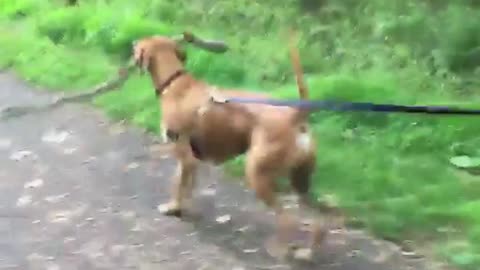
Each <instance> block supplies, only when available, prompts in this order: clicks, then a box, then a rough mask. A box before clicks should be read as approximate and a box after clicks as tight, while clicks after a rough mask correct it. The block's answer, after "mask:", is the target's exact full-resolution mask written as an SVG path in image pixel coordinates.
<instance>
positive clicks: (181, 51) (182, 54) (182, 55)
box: [175, 46, 187, 63]
mask: <svg viewBox="0 0 480 270" xmlns="http://www.w3.org/2000/svg"><path fill="white" fill-rule="evenodd" d="M175 54H176V55H177V58H178V59H179V60H180V61H182V63H185V61H187V51H186V50H185V48H182V47H181V46H177V47H176V48H175Z"/></svg>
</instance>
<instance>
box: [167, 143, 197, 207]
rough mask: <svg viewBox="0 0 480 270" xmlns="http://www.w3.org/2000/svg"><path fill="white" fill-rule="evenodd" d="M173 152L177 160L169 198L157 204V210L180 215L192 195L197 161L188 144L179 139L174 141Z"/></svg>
mask: <svg viewBox="0 0 480 270" xmlns="http://www.w3.org/2000/svg"><path fill="white" fill-rule="evenodd" d="M173 154H174V157H175V158H176V160H177V170H176V173H175V175H174V177H173V187H172V188H173V189H172V192H171V199H170V201H169V202H168V203H166V204H162V205H159V206H158V210H159V211H160V212H161V213H162V214H164V215H169V216H180V215H181V214H182V211H184V210H185V209H186V206H187V205H186V203H187V202H188V200H190V199H191V197H192V192H193V188H194V184H195V179H194V176H195V171H196V169H197V167H198V164H197V163H198V162H197V160H196V159H195V158H194V156H193V155H192V152H191V149H190V146H189V145H188V144H185V143H183V142H180V141H179V142H177V143H175V146H174V148H173Z"/></svg>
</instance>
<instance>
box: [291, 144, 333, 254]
mask: <svg viewBox="0 0 480 270" xmlns="http://www.w3.org/2000/svg"><path fill="white" fill-rule="evenodd" d="M314 169H315V155H314V154H313V153H312V154H310V155H309V156H308V157H306V158H305V159H303V160H302V162H300V163H299V164H297V165H296V166H295V167H293V168H292V169H291V171H290V183H291V186H292V188H293V190H294V191H295V192H296V193H297V194H298V196H299V203H300V207H301V208H302V210H304V211H305V212H307V213H308V212H311V211H312V209H311V206H312V203H311V201H310V198H309V194H308V192H309V190H310V186H311V175H312V173H313V171H314ZM312 219H313V220H312V223H311V224H309V225H310V228H309V232H310V237H309V240H308V244H307V247H306V248H298V249H297V250H296V251H295V253H294V257H295V258H297V259H303V260H311V259H312V256H313V249H314V248H315V247H316V246H317V245H319V244H320V243H321V242H322V240H323V239H324V238H325V235H326V231H325V228H324V227H323V224H322V222H320V221H319V220H318V218H316V217H315V214H313V217H312Z"/></svg>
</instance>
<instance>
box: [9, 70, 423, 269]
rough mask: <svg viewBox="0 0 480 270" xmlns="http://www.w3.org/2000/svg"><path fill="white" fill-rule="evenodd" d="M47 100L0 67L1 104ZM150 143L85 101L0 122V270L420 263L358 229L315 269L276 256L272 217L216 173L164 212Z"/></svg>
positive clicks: (159, 160) (335, 240) (163, 164)
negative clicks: (189, 207) (188, 203)
mask: <svg viewBox="0 0 480 270" xmlns="http://www.w3.org/2000/svg"><path fill="white" fill-rule="evenodd" d="M48 98H49V96H48V94H46V93H44V92H42V91H36V90H34V89H32V87H29V86H27V85H26V84H24V83H22V82H21V81H20V80H18V79H16V78H15V77H14V76H12V75H11V74H8V73H0V106H6V105H28V104H36V103H38V102H43V101H45V100H46V99H48ZM152 146H154V142H153V141H152V140H151V138H149V137H148V136H146V135H145V134H143V133H142V132H141V131H140V130H136V129H134V128H132V127H125V126H123V125H121V124H118V123H111V122H109V121H108V119H106V118H105V117H104V116H103V115H102V113H100V112H98V111H96V110H94V109H93V108H91V107H89V106H86V105H81V104H68V105H65V106H63V107H59V108H56V109H54V110H52V111H45V112H42V113H35V114H27V115H24V116H21V117H14V118H10V119H6V120H3V121H1V122H0V180H1V181H0V269H22V270H26V269H48V270H64V269H65V270H74V269H75V270H76V269H78V270H89V269H105V270H106V269H112V270H113V269H145V270H146V269H162V270H169V269H172V270H174V269H185V270H197V269H198V270H199V269H205V270H216V269H219V270H220V269H223V270H225V269H236V270H240V269H279V270H280V269H325V270H330V269H331V270H333V269H336V270H377V269H378V270H390V269H395V270H400V269H426V267H425V263H424V262H423V261H422V260H412V259H406V258H403V257H402V256H401V255H400V252H399V251H398V249H397V248H396V247H395V246H394V245H392V244H388V243H386V242H383V241H377V240H374V239H372V238H370V237H368V236H366V235H365V234H363V233H362V232H359V231H349V232H346V233H344V234H342V235H340V234H337V235H335V234H332V235H331V237H329V239H328V240H327V241H326V242H325V244H324V245H323V246H322V247H321V248H320V250H319V252H318V253H319V254H318V256H317V257H316V261H315V263H314V264H309V265H305V264H293V263H291V262H290V263H286V262H279V261H276V260H274V259H272V258H271V257H269V256H268V255H267V253H266V252H265V248H264V243H265V241H266V239H268V237H269V236H270V235H271V232H272V229H273V227H272V222H273V219H272V215H271V213H268V212H266V211H265V208H264V207H263V206H262V205H261V204H260V203H259V202H257V201H256V200H255V199H254V197H253V195H252V194H251V193H250V192H249V191H247V190H246V189H245V188H244V187H243V186H242V185H241V184H239V183H238V182H233V181H228V180H225V179H223V178H225V177H223V176H222V174H221V172H220V171H219V170H218V169H214V168H207V169H203V170H202V171H201V172H200V174H201V176H200V178H201V179H202V180H201V182H202V183H201V184H200V186H199V188H198V189H197V195H196V199H195V202H196V203H195V209H194V211H193V214H192V215H191V216H190V217H188V218H184V219H183V220H182V219H177V218H171V217H164V216H162V215H160V214H159V212H158V211H157V210H156V206H157V205H158V204H160V203H162V202H164V201H165V200H166V199H167V198H168V193H167V192H168V191H169V182H168V178H169V177H170V175H171V174H172V173H173V169H174V165H175V163H174V161H173V160H171V159H169V158H168V157H166V156H164V155H162V154H161V153H158V152H155V151H153V152H152ZM213 194H216V195H215V196H213ZM222 215H230V216H231V221H230V222H227V223H224V224H220V223H218V222H216V221H215V220H216V218H217V217H219V216H222ZM345 239H346V241H341V240H345Z"/></svg>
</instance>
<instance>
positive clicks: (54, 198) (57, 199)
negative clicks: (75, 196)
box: [44, 193, 70, 203]
mask: <svg viewBox="0 0 480 270" xmlns="http://www.w3.org/2000/svg"><path fill="white" fill-rule="evenodd" d="M69 195H70V193H63V194H60V195H53V196H47V197H45V199H44V200H45V201H47V202H49V203H58V202H60V201H61V200H62V199H65V198H66V197H68V196H69Z"/></svg>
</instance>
